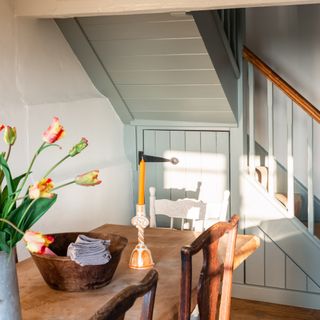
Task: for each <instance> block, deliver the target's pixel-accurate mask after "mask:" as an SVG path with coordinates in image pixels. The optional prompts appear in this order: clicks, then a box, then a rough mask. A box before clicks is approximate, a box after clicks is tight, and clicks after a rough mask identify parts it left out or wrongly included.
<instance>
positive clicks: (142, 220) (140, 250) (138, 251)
mask: <svg viewBox="0 0 320 320" xmlns="http://www.w3.org/2000/svg"><path fill="white" fill-rule="evenodd" d="M136 210H137V215H136V216H135V217H133V218H132V219H131V223H132V224H133V225H134V226H135V227H136V228H137V229H138V244H137V245H136V246H135V248H134V249H133V251H132V253H131V257H130V262H129V268H131V269H150V268H152V267H153V266H154V262H153V260H152V255H151V251H150V250H149V249H148V247H147V246H146V244H145V243H144V229H145V228H146V227H147V226H148V225H149V220H148V218H147V217H146V214H145V205H144V204H142V205H141V204H137V205H136Z"/></svg>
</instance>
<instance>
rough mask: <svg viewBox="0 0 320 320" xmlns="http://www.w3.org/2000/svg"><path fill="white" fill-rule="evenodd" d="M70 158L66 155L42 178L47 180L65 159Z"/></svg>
mask: <svg viewBox="0 0 320 320" xmlns="http://www.w3.org/2000/svg"><path fill="white" fill-rule="evenodd" d="M69 157H70V156H69V155H66V156H65V157H64V158H62V159H61V160H60V161H58V162H57V163H56V164H55V165H54V166H53V167H52V168H51V169H49V170H48V171H47V173H46V174H45V175H44V176H43V178H47V177H48V176H49V174H50V173H51V172H52V171H53V170H54V169H55V168H57V167H58V166H59V165H60V164H61V163H62V162H63V161H65V160H66V159H68V158H69Z"/></svg>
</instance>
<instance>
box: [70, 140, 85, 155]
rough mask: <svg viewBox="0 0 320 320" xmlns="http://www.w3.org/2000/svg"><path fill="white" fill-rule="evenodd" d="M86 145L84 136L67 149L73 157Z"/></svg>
mask: <svg viewBox="0 0 320 320" xmlns="http://www.w3.org/2000/svg"><path fill="white" fill-rule="evenodd" d="M87 146H88V140H87V139H86V138H81V140H80V142H78V143H77V144H76V145H74V146H73V147H72V149H71V150H70V151H69V156H70V157H74V156H76V155H77V154H79V153H80V152H81V151H82V150H83V149H85V148H86V147H87Z"/></svg>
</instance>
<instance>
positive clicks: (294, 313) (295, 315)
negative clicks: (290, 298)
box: [231, 299, 320, 320]
mask: <svg viewBox="0 0 320 320" xmlns="http://www.w3.org/2000/svg"><path fill="white" fill-rule="evenodd" d="M231 306H232V307H231V309H232V310H231V320H257V319H259V320H278V319H291V320H295V319H296V320H319V319H320V310H311V309H304V308H297V307H289V306H284V305H280V304H272V303H264V302H257V301H249V300H242V299H232V305H231Z"/></svg>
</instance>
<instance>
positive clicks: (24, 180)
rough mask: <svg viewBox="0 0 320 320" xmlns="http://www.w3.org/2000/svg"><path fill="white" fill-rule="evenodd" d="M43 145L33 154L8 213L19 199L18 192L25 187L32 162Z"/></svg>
mask: <svg viewBox="0 0 320 320" xmlns="http://www.w3.org/2000/svg"><path fill="white" fill-rule="evenodd" d="M45 145H46V142H43V143H42V145H41V146H40V148H39V149H38V150H37V151H36V153H35V154H34V156H33V158H32V160H31V163H30V165H29V167H28V170H27V173H26V175H25V177H24V178H23V181H22V184H21V187H20V188H19V190H17V193H16V195H15V197H14V198H13V200H12V203H11V205H10V207H9V209H8V213H9V212H10V211H11V209H12V208H13V206H14V204H15V203H16V201H17V199H18V198H19V195H20V192H21V190H22V189H23V187H24V186H25V184H26V182H27V179H28V177H29V174H30V172H31V169H32V166H33V164H34V162H35V161H36V158H37V156H38V155H39V154H40V152H41V151H42V149H43V147H44V146H45Z"/></svg>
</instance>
